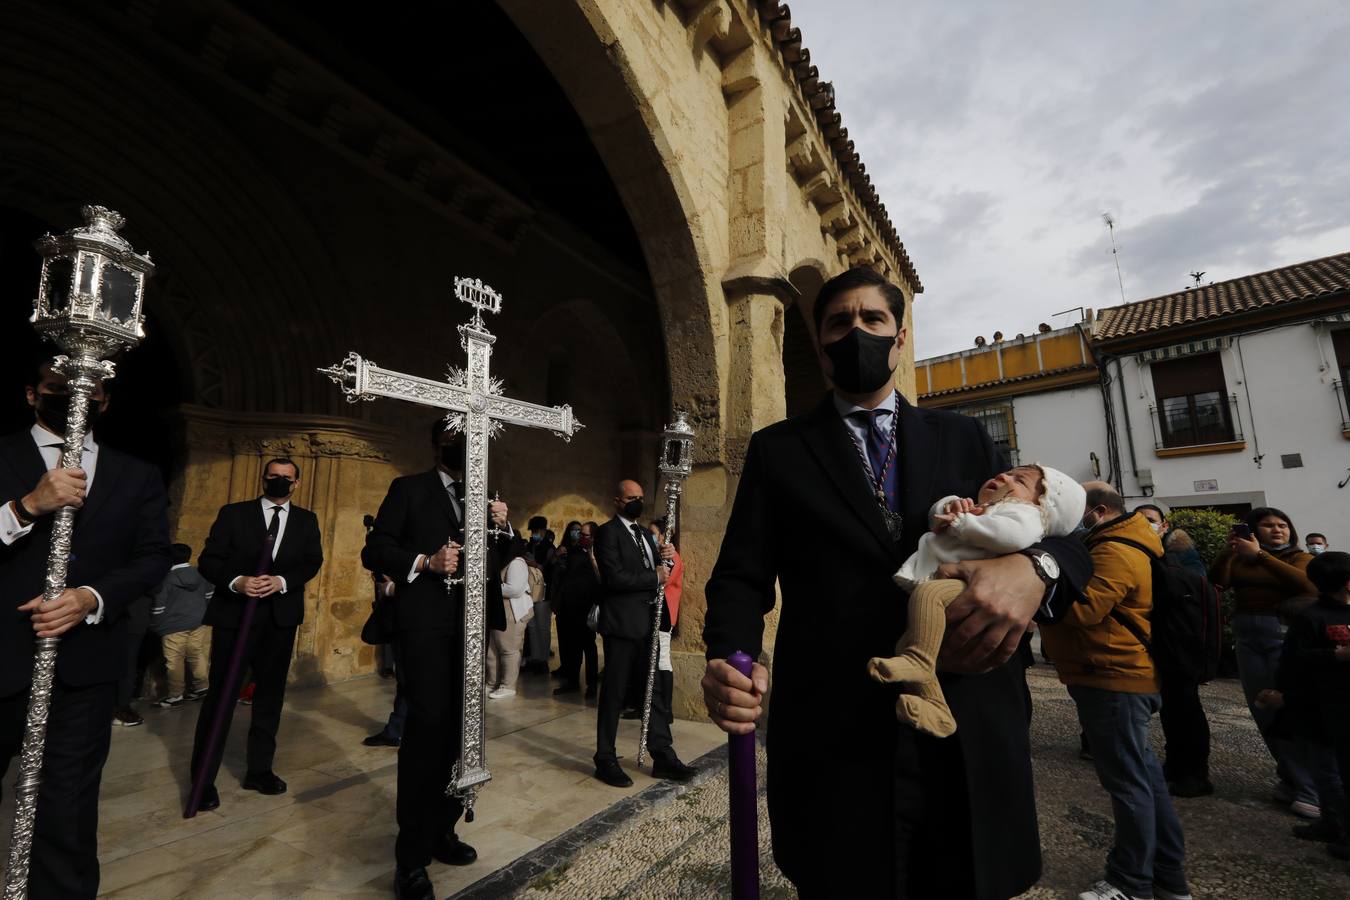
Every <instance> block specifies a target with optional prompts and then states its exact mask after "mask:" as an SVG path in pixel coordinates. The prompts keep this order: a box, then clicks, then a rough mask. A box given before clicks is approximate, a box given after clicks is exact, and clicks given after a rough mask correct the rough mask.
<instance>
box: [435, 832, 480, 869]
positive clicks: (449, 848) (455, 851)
mask: <svg viewBox="0 0 1350 900" xmlns="http://www.w3.org/2000/svg"><path fill="white" fill-rule="evenodd" d="M431 855H432V856H434V857H435V858H436V860H437V861H438V862H443V863H445V864H446V865H447V866H467V865H471V864H473V863H474V862H476V861H477V860H478V851H477V850H475V849H473V848H472V847H470V846H469V845H468V844H466V843H464V842H463V841H461V840H460V839H459V838H458V837H456V836H455V835H453V834H447V835H446V836H445V837H443V838H442V839H441V840H440V841H439V842H438V843H437V844H436V849H435V850H432V851H431Z"/></svg>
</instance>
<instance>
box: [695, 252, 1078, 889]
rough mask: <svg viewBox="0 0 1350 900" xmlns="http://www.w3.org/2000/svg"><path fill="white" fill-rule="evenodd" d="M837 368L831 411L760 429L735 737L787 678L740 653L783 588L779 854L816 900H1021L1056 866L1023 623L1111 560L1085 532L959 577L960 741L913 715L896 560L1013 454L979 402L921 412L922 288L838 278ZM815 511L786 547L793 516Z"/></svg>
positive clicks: (832, 308)
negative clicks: (910, 373) (899, 673)
mask: <svg viewBox="0 0 1350 900" xmlns="http://www.w3.org/2000/svg"><path fill="white" fill-rule="evenodd" d="M814 313H815V322H816V334H817V335H818V337H819V340H820V343H821V345H822V346H821V351H820V362H821V366H822V368H823V370H824V371H825V373H826V374H827V375H830V376H831V378H832V380H833V382H834V386H835V389H834V392H833V393H832V394H830V395H828V396H827V397H826V398H825V399H824V400H823V402H822V403H821V404H820V406H819V407H817V408H816V410H815V411H814V412H811V413H809V414H807V415H804V416H800V417H797V418H794V419H789V420H787V421H785V422H780V423H778V424H775V425H772V426H770V427H768V428H765V429H763V430H762V431H759V432H757V433H756V434H755V435H754V436H753V437H752V438H751V441H750V445H749V447H748V448H747V450H746V459H745V468H744V470H743V474H742V476H741V481H740V486H739V488H738V490H737V492H736V499H735V503H734V505H733V508H732V513H731V518H730V520H729V521H728V523H727V530H726V536H725V538H724V541H723V544H722V550H721V553H720V555H719V558H718V561H717V565H716V567H715V568H714V571H713V574H712V577H711V578H710V579H709V582H708V585H707V588H706V594H707V601H708V612H707V619H706V623H705V626H704V640H705V641H706V643H707V646H708V659H709V662H708V666H707V670H706V673H705V675H704V679H703V687H704V699H705V702H706V703H707V705H708V710H709V713H710V715H711V716H712V718H713V721H714V722H716V723H717V724H718V725H719V726H721V727H722V728H723V729H724V730H726V731H728V732H730V733H734V734H744V733H748V732H751V731H753V730H754V722H755V721H756V720H757V719H758V717H759V715H760V712H761V708H760V706H761V700H762V695H763V694H764V693H765V692H766V691H767V690H768V673H767V671H766V670H765V668H764V666H762V665H759V664H756V665H755V667H754V670H753V672H752V677H751V678H750V679H747V678H745V677H743V676H741V675H740V674H739V673H737V672H736V671H735V670H734V669H732V668H731V667H730V666H729V665H728V664H727V663H726V662H725V658H726V657H727V656H729V655H730V654H731V653H733V652H735V651H737V650H742V651H745V652H746V653H749V654H750V655H752V656H755V657H758V655H759V654H760V651H761V642H762V639H763V630H764V619H763V617H764V615H765V614H766V613H767V612H769V610H771V609H772V608H773V606H774V603H775V583H777V585H778V587H779V588H780V589H781V593H782V598H783V603H782V609H781V618H780V620H779V625H778V636H777V640H776V643H775V646H774V650H773V667H774V681H775V684H774V691H773V697H772V702H771V704H770V705H771V711H770V716H769V720H770V725H769V728H770V735H769V743H768V746H769V766H768V779H767V781H768V798H769V818H770V823H771V825H772V831H773V847H774V858H775V859H776V860H777V862H778V865H779V868H781V869H782V871H783V872H784V874H786V875H787V876H788V878H790V879H791V880H792V881H793V882H794V883H795V884H796V885H797V886H798V888H799V890H800V891H801V894H802V896H803V897H806V898H808V900H809V898H812V897H825V896H832V895H834V893H835V891H836V889H837V879H838V878H841V877H843V876H844V875H847V877H848V880H849V881H850V892H851V893H853V894H854V895H856V896H860V897H863V896H865V897H869V898H885V897H924V898H926V897H946V898H967V897H973V898H1000V900H1001V898H1005V897H1009V896H1012V895H1015V894H1018V893H1021V892H1022V891H1024V890H1025V889H1026V888H1028V887H1030V886H1031V885H1032V884H1034V883H1035V881H1036V880H1037V879H1038V878H1039V877H1040V844H1039V838H1038V833H1037V827H1036V811H1035V795H1034V792H1033V788H1032V780H1031V759H1030V744H1029V738H1028V733H1027V722H1028V714H1029V707H1028V703H1029V696H1028V694H1027V688H1026V680H1025V668H1024V659H1021V658H1018V659H1014V658H1013V657H1014V655H1015V654H1018V653H1019V648H1021V650H1020V652H1021V653H1022V654H1025V653H1026V649H1025V647H1024V646H1023V637H1024V635H1025V634H1026V633H1027V631H1028V627H1029V624H1030V622H1031V621H1032V618H1033V615H1043V614H1045V613H1046V612H1048V611H1049V610H1050V609H1051V608H1052V607H1051V606H1049V605H1047V604H1053V605H1057V606H1059V608H1062V604H1065V603H1070V602H1075V601H1077V600H1078V599H1079V598H1080V597H1081V593H1080V591H1081V589H1082V587H1083V586H1084V584H1085V583H1086V582H1087V580H1088V578H1089V576H1090V574H1091V563H1090V561H1089V560H1088V558H1087V555H1086V552H1085V550H1084V548H1083V546H1082V544H1081V543H1080V542H1078V541H1076V540H1073V539H1052V540H1047V541H1045V542H1043V543H1042V544H1040V545H1038V546H1037V548H1034V549H1033V550H1030V551H1027V552H1025V553H1023V554H1014V555H1011V556H1007V557H1003V558H999V559H993V560H988V561H979V562H968V563H963V564H960V565H956V566H950V567H944V569H942V570H940V573H941V575H942V577H956V578H960V579H962V580H964V581H966V583H967V585H968V586H967V589H966V591H965V592H964V593H963V594H962V595H961V596H960V597H958V598H957V599H956V600H955V601H954V602H953V604H952V606H951V607H950V609H949V611H948V617H947V618H948V630H947V637H946V643H945V644H944V648H943V655H942V657H941V658H940V660H939V667H940V669H941V670H942V675H941V680H942V689H943V691H944V692H945V694H946V697H947V701H948V703H949V704H950V706H951V709H952V712H953V713H954V714H955V716H956V721H957V731H956V734H955V735H953V736H951V737H949V738H946V739H937V738H933V737H930V736H928V735H924V734H921V733H919V732H917V731H915V730H914V729H912V728H907V727H903V726H900V725H899V724H898V723H897V722H896V717H895V704H896V699H897V689H896V687H894V686H883V685H881V684H878V683H876V682H874V681H872V680H871V679H869V678H868V676H867V661H868V659H869V658H870V657H872V656H877V655H882V656H884V655H886V654H889V653H891V652H892V651H893V649H894V647H895V643H896V640H897V639H898V638H899V637H900V635H901V633H902V632H903V631H904V628H905V623H906V602H907V600H906V596H905V594H904V593H903V592H902V591H901V590H900V589H899V588H898V587H897V586H896V585H895V584H894V582H892V580H891V576H892V574H893V573H894V572H895V571H896V570H897V569H898V568H899V566H900V564H901V563H902V562H903V561H904V560H905V559H906V557H907V556H908V555H909V554H910V553H912V552H913V551H914V549H915V547H916V545H917V543H918V539H919V537H920V535H922V534H923V533H924V531H925V530H926V529H927V527H928V521H927V513H928V508H929V506H930V505H931V504H932V503H933V502H934V501H935V500H937V499H938V498H940V497H942V496H944V495H947V494H955V495H957V496H962V497H969V496H974V495H975V492H976V489H977V488H978V486H979V485H980V484H981V483H982V482H983V481H984V480H985V479H987V478H989V477H990V476H991V475H993V474H994V473H996V472H999V471H1002V470H1003V469H1004V468H1005V465H1006V464H1005V461H1004V460H1003V459H1002V457H1001V454H1000V453H999V452H998V451H997V449H996V448H995V447H994V445H993V443H992V442H991V441H990V439H989V437H988V435H986V434H985V432H984V429H983V428H981V427H980V425H979V424H978V423H977V422H976V421H975V420H974V419H970V418H967V417H965V416H961V415H957V414H954V413H950V412H943V411H937V410H921V409H916V408H914V407H912V406H910V405H909V404H908V403H907V402H905V400H904V399H903V398H902V397H901V396H900V395H899V393H898V392H897V391H896V390H895V388H894V383H895V375H894V373H895V370H896V368H897V366H898V365H899V361H900V358H901V357H900V352H901V349H902V348H903V346H904V344H905V339H906V336H907V335H906V329H905V328H904V324H903V323H904V295H903V294H902V293H901V292H900V290H899V289H898V288H896V287H895V286H894V285H891V284H889V283H888V282H886V281H885V279H884V278H882V277H881V276H880V275H878V274H877V273H875V272H872V271H871V270H869V269H851V270H849V271H848V272H845V273H844V274H842V275H839V276H837V277H835V278H833V279H831V280H830V281H829V282H827V283H826V284H825V285H824V286H823V287H822V288H821V291H820V294H819V297H818V298H817V301H816V306H815V310H814ZM787 521H794V522H804V523H809V536H807V537H806V538H805V539H804V540H803V541H799V542H795V543H789V544H784V543H783V542H782V541H781V539H780V535H781V523H783V522H787Z"/></svg>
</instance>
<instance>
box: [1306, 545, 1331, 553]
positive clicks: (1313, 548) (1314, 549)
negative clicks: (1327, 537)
mask: <svg viewBox="0 0 1350 900" xmlns="http://www.w3.org/2000/svg"><path fill="white" fill-rule="evenodd" d="M1326 551H1327V545H1326V544H1309V545H1308V552H1309V553H1311V554H1312V555H1313V556H1320V555H1322V554H1323V553H1325V552H1326Z"/></svg>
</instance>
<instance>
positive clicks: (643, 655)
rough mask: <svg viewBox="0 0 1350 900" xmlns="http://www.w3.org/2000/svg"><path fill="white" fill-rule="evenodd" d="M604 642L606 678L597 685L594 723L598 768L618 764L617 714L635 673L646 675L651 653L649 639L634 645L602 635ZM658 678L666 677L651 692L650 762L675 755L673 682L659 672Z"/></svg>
mask: <svg viewBox="0 0 1350 900" xmlns="http://www.w3.org/2000/svg"><path fill="white" fill-rule="evenodd" d="M604 640H605V678H604V682H603V683H602V684H601V685H600V704H599V706H600V708H599V710H598V713H599V714H598V715H597V716H596V721H595V761H596V763H597V764H599V763H602V762H606V761H608V762H614V761H616V760H618V754H617V753H616V751H615V749H614V741H615V738H616V737H617V736H618V733H619V714H620V713H621V712H623V702H624V695H625V694H626V693H627V691H628V685H629V681H630V679H631V678H632V676H633V671H634V669H640V670H641V671H643V672H645V671H646V669H647V664H648V659H649V658H650V657H649V654H650V653H651V640H650V639H648V640H644V641H634V640H629V639H627V638H621V637H611V636H610V635H605V636H604ZM657 675H658V676H665V677H658V678H657V683H656V689H654V690H653V691H652V695H653V696H652V718H651V723H650V725H649V727H648V731H647V749H648V750H649V751H650V752H651V756H652V759H661V758H666V757H672V756H674V755H675V750H674V741H673V740H672V739H671V736H670V722H671V714H670V689H671V683H672V679H671V678H670V677H669V676H670V673H669V672H658V673H657ZM644 677H645V676H644ZM639 702H641V701H639Z"/></svg>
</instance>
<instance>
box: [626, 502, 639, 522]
mask: <svg viewBox="0 0 1350 900" xmlns="http://www.w3.org/2000/svg"><path fill="white" fill-rule="evenodd" d="M622 512H623V517H624V518H625V519H627V520H628V521H630V522H635V521H637V519H638V518H640V517H641V516H642V501H641V500H629V501H628V502H627V503H625V504H624V505H623V510H622Z"/></svg>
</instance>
